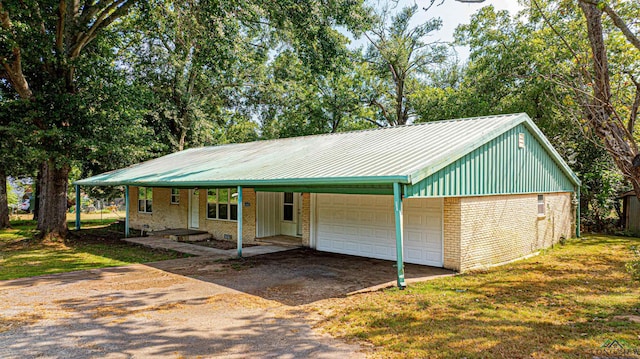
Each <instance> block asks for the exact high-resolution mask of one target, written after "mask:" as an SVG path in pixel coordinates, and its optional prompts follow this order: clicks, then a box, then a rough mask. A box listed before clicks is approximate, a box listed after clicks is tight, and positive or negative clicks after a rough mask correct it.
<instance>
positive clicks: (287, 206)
mask: <svg viewBox="0 0 640 359" xmlns="http://www.w3.org/2000/svg"><path fill="white" fill-rule="evenodd" d="M282 204H283V208H282V220H283V221H293V192H285V193H284V200H283V203H282Z"/></svg>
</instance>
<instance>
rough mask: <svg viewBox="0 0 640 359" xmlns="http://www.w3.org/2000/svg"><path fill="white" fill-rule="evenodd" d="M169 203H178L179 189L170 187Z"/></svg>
mask: <svg viewBox="0 0 640 359" xmlns="http://www.w3.org/2000/svg"><path fill="white" fill-rule="evenodd" d="M171 204H180V189H179V188H172V189H171Z"/></svg>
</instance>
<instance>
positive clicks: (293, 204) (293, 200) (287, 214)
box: [280, 192, 300, 236]
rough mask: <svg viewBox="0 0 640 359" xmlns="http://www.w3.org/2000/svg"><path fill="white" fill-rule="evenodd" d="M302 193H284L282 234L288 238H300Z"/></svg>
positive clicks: (281, 207)
mask: <svg viewBox="0 0 640 359" xmlns="http://www.w3.org/2000/svg"><path fill="white" fill-rule="evenodd" d="M299 203H300V193H294V192H284V193H283V194H282V202H281V203H280V204H281V205H280V209H281V211H280V214H281V216H280V218H281V222H280V233H281V234H284V235H287V236H298V235H299V233H298V232H299V231H298V224H299V223H300V214H299V213H298V212H299V208H300V205H299Z"/></svg>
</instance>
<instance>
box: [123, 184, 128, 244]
mask: <svg viewBox="0 0 640 359" xmlns="http://www.w3.org/2000/svg"><path fill="white" fill-rule="evenodd" d="M124 210H125V214H124V237H125V238H129V186H124Z"/></svg>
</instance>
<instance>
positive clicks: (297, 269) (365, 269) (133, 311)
mask: <svg viewBox="0 0 640 359" xmlns="http://www.w3.org/2000/svg"><path fill="white" fill-rule="evenodd" d="M394 273H395V268H393V263H392V262H389V261H380V260H374V259H367V258H358V257H350V256H342V255H337V254H329V253H321V252H316V251H312V250H308V249H295V250H291V251H286V252H277V253H270V254H266V255H258V256H254V257H250V258H245V259H234V260H226V259H220V258H216V257H215V256H213V257H191V258H182V259H176V260H170V261H164V262H156V263H150V264H147V265H132V266H126V267H117V268H107V269H98V270H89V271H80V272H72V273H65V274H58V275H50V276H41V277H34V278H27V279H19V280H11V281H1V282H0V298H2V301H0V357H1V358H33V357H42V358H71V357H72V358H98V357H99V358H151V357H153V358H198V357H200V358H215V357H225V358H246V357H252V358H258V357H259V358H360V357H364V356H365V355H366V353H367V349H366V348H363V347H360V346H359V345H355V344H349V343H344V342H341V341H339V340H336V339H334V338H331V337H328V336H326V335H322V334H321V333H318V332H317V331H315V330H314V329H313V327H314V323H316V322H315V320H317V318H316V319H314V316H313V315H312V313H316V314H315V315H317V309H318V308H320V307H321V306H322V303H325V302H327V301H331V300H335V299H334V298H339V297H345V296H346V295H348V293H351V292H355V291H359V290H363V289H366V288H371V287H375V286H379V285H381V284H383V283H385V282H387V281H390V280H392V279H393V278H394ZM407 275H408V276H409V277H410V278H414V279H415V278H423V279H425V278H434V277H438V276H444V275H451V272H449V271H446V270H442V269H438V268H431V267H422V266H407Z"/></svg>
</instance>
